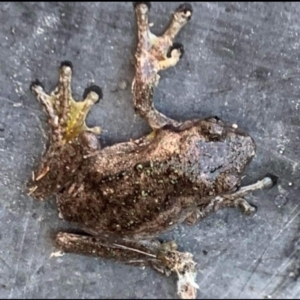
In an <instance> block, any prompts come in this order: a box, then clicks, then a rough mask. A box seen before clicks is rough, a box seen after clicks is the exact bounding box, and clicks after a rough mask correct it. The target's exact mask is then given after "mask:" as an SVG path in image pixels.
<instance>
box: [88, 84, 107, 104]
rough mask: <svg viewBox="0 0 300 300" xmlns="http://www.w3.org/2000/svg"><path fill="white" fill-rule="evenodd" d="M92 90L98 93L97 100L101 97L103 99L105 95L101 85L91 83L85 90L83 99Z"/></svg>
mask: <svg viewBox="0 0 300 300" xmlns="http://www.w3.org/2000/svg"><path fill="white" fill-rule="evenodd" d="M90 92H94V93H96V94H97V95H98V97H99V99H98V100H97V102H98V101H99V100H100V99H102V97H103V93H102V89H101V87H99V86H98V85H91V86H89V87H87V88H86V89H85V90H84V92H83V99H85V98H86V97H87V95H88V94H89V93H90ZM97 102H96V103H97Z"/></svg>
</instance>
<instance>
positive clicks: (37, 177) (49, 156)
mask: <svg viewBox="0 0 300 300" xmlns="http://www.w3.org/2000/svg"><path fill="white" fill-rule="evenodd" d="M71 79H72V64H71V63H70V62H68V61H64V62H62V63H61V66H60V72H59V83H58V86H57V87H56V88H55V89H54V91H52V92H51V93H50V94H47V93H46V92H45V90H44V88H43V86H42V84H41V83H40V82H39V81H38V80H36V81H34V82H32V83H31V85H30V89H31V91H32V93H33V94H34V95H35V96H36V98H37V99H38V101H39V102H40V103H41V104H42V105H43V107H44V108H45V111H46V113H47V115H48V120H49V124H50V134H49V142H48V147H47V150H46V152H45V153H44V155H43V157H42V158H41V161H40V164H39V167H38V170H37V171H36V172H33V176H32V181H31V183H30V188H29V194H30V195H32V196H33V197H34V198H37V199H43V198H45V197H47V196H49V195H50V194H52V193H55V192H56V191H58V190H60V189H61V188H63V187H64V184H65V183H67V182H68V181H69V180H72V179H73V178H74V174H75V172H76V170H77V169H78V167H79V166H80V165H81V163H82V159H83V156H84V155H86V154H89V152H90V151H95V150H97V149H98V146H99V145H98V140H97V137H96V135H97V134H99V133H100V127H94V128H89V127H87V126H86V123H85V118H86V116H87V114H88V112H89V110H90V108H91V107H92V105H93V104H95V103H96V102H97V101H98V100H100V99H101V98H102V91H101V88H100V87H98V86H90V87H88V88H86V89H85V91H84V94H83V97H84V100H83V101H80V102H76V101H74V99H73V97H72V90H71Z"/></svg>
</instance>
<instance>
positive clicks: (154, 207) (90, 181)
mask: <svg viewBox="0 0 300 300" xmlns="http://www.w3.org/2000/svg"><path fill="white" fill-rule="evenodd" d="M199 122H200V121H198V123H196V124H192V123H191V124H190V126H189V127H188V128H186V129H184V130H183V129H181V130H177V131H175V130H174V129H164V130H161V131H160V132H158V133H157V136H156V138H155V139H154V140H153V142H151V143H150V144H148V145H146V146H143V147H138V148H137V149H138V150H137V149H134V150H132V149H131V150H130V151H129V152H128V153H127V152H126V151H121V152H120V151H119V152H115V153H112V152H114V151H112V152H111V151H110V152H108V151H107V153H110V154H109V155H103V156H102V157H100V158H97V163H98V167H97V168H96V170H98V169H99V172H96V173H95V171H94V172H90V173H89V174H87V176H86V178H85V179H84V182H83V183H81V189H79V190H78V189H77V188H76V189H75V188H73V190H72V192H73V191H75V190H76V195H75V198H76V199H74V197H72V196H71V194H72V193H69V194H67V193H64V195H62V196H63V198H61V201H60V203H59V206H60V210H62V213H63V215H64V217H65V218H66V219H67V220H69V221H74V222H76V223H80V224H84V227H86V228H88V229H89V230H90V231H91V232H93V234H97V233H102V232H105V233H116V234H120V235H134V236H139V237H140V236H143V235H145V236H147V235H152V234H157V233H159V232H161V231H163V230H164V229H167V228H168V227H171V226H172V223H178V221H181V220H182V221H183V220H184V219H185V217H186V216H187V214H188V213H189V212H190V210H188V207H189V206H191V205H193V204H194V202H195V198H197V200H198V202H199V201H201V199H203V201H204V199H206V198H208V197H213V196H215V195H220V194H222V193H225V192H228V191H230V190H232V189H234V188H236V186H237V185H239V174H240V173H241V172H242V171H243V170H244V167H245V166H246V165H247V163H248V162H249V161H250V160H251V158H252V156H253V155H254V152H255V149H254V143H253V141H252V139H251V138H250V137H248V136H245V135H239V134H236V133H234V132H230V133H227V132H226V133H224V132H223V133H222V132H221V135H220V132H219V135H220V136H219V137H218V136H217V135H216V132H215V131H216V128H215V127H216V124H214V123H212V127H214V128H209V131H208V132H207V131H205V130H203V126H204V125H205V128H204V129H207V126H208V125H209V124H210V123H208V125H207V123H203V124H204V125H203V124H202V123H201V124H200V123H199ZM201 122H204V121H201ZM199 124H200V125H201V126H202V127H201V126H200V125H199ZM199 128H200V129H201V130H200V129H199ZM217 129H218V128H217ZM226 130H227V129H226ZM211 131H212V132H211ZM113 154H114V155H113ZM99 159H100V161H99ZM100 169H102V172H101V171H100ZM66 194H67V195H66ZM70 207H71V209H70Z"/></svg>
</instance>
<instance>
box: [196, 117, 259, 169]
mask: <svg viewBox="0 0 300 300" xmlns="http://www.w3.org/2000/svg"><path fill="white" fill-rule="evenodd" d="M198 130H199V133H201V136H202V138H204V139H205V147H206V151H210V152H211V153H214V155H215V156H218V157H222V158H223V160H224V162H222V164H221V165H224V166H225V165H226V162H225V161H228V162H231V165H232V166H233V167H234V169H235V170H236V172H237V173H241V172H243V170H244V168H245V166H246V165H247V164H248V163H249V162H250V161H251V160H252V158H253V157H254V155H255V150H256V147H255V142H254V140H253V139H252V137H251V136H250V135H248V134H247V133H245V132H243V131H242V130H240V129H239V128H238V127H237V125H228V124H225V123H224V122H223V121H222V120H221V119H219V118H218V117H211V118H207V119H204V120H202V121H200V123H199V124H198ZM208 149H210V150H208ZM219 160H220V159H219ZM221 160H222V159H221ZM226 168H227V167H226Z"/></svg>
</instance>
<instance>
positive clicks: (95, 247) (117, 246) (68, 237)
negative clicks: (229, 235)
mask: <svg viewBox="0 0 300 300" xmlns="http://www.w3.org/2000/svg"><path fill="white" fill-rule="evenodd" d="M56 244H57V246H58V248H59V249H61V250H62V251H64V252H69V253H77V254H82V255H92V256H98V257H103V258H108V259H114V260H117V261H122V262H124V263H126V264H132V265H137V266H150V267H152V268H154V269H155V270H157V271H159V272H161V273H163V274H165V275H166V276H169V275H171V273H172V272H174V273H176V275H177V276H178V281H177V293H178V295H179V296H180V298H182V299H195V297H196V291H197V288H198V286H197V284H196V283H195V277H196V263H195V262H194V261H193V259H192V254H191V253H188V252H179V251H177V245H176V243H175V242H168V243H164V244H161V243H160V242H159V241H158V240H152V241H147V240H145V241H136V240H127V239H126V240H125V239H122V240H121V241H120V240H118V241H109V240H108V239H105V238H100V237H92V236H85V235H79V234H73V233H65V232H60V233H58V234H57V236H56Z"/></svg>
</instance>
